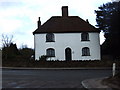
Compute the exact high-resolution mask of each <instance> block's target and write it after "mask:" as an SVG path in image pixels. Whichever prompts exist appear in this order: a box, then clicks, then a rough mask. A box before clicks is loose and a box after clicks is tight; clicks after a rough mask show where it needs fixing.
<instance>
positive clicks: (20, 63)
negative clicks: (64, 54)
mask: <svg viewBox="0 0 120 90" xmlns="http://www.w3.org/2000/svg"><path fill="white" fill-rule="evenodd" d="M113 62H116V65H117V67H118V66H120V61H111V60H100V61H99V60H94V61H91V60H89V61H87V60H86V61H35V60H26V59H17V60H4V61H3V62H2V65H3V67H43V68H62V67H111V66H112V64H113Z"/></svg>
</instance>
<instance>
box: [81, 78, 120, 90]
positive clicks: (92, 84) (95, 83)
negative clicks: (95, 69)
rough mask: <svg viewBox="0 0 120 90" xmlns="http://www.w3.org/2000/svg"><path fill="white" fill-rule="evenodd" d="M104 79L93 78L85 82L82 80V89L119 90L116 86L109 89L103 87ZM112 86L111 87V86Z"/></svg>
mask: <svg viewBox="0 0 120 90" xmlns="http://www.w3.org/2000/svg"><path fill="white" fill-rule="evenodd" d="M104 78H107V77H104ZM104 78H94V79H87V80H84V81H82V82H81V83H82V85H83V87H84V88H86V89H88V90H93V89H95V90H96V89H101V88H102V90H120V88H118V87H117V86H115V85H114V88H111V87H109V86H107V85H103V84H102V80H103V79H104ZM111 86H113V85H111Z"/></svg>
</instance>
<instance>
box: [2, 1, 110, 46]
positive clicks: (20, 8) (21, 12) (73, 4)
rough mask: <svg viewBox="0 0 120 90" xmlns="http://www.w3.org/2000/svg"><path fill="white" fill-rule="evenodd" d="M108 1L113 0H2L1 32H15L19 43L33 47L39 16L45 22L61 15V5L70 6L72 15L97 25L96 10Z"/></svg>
mask: <svg viewBox="0 0 120 90" xmlns="http://www.w3.org/2000/svg"><path fill="white" fill-rule="evenodd" d="M108 1H111V0H0V34H2V33H7V34H8V33H10V34H14V36H15V37H16V42H17V43H19V44H20V43H23V42H24V43H26V44H28V46H31V47H33V43H34V41H33V35H32V32H33V31H34V30H35V29H36V28H37V20H38V17H41V22H42V24H43V23H44V22H45V21H47V20H48V19H49V18H50V17H51V16H61V7H62V6H68V7H69V15H70V16H76V15H77V16H79V17H81V18H83V19H89V22H90V23H91V24H93V25H95V24H96V22H95V18H96V16H95V14H94V10H96V9H97V8H98V6H99V5H101V4H103V3H106V2H108ZM28 37H29V38H28ZM29 39H30V40H32V41H30V40H29ZM31 42H32V43H31Z"/></svg>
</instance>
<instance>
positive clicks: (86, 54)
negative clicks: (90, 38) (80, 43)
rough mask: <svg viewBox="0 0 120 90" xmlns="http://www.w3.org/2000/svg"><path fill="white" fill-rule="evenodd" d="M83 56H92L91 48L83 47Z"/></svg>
mask: <svg viewBox="0 0 120 90" xmlns="http://www.w3.org/2000/svg"><path fill="white" fill-rule="evenodd" d="M82 56H90V49H89V48H88V47H84V48H82Z"/></svg>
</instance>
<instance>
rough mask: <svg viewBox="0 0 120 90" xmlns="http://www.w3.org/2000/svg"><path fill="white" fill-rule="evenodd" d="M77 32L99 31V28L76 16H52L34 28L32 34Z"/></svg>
mask: <svg viewBox="0 0 120 90" xmlns="http://www.w3.org/2000/svg"><path fill="white" fill-rule="evenodd" d="M78 32H99V30H97V29H96V28H95V27H94V26H92V25H91V24H89V23H88V22H86V21H84V20H83V19H81V18H80V17H78V16H67V17H62V16H53V17H51V18H50V19H49V20H47V21H46V22H45V23H44V24H43V25H41V26H40V27H39V28H38V29H36V30H35V31H34V32H33V34H37V33H78Z"/></svg>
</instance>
